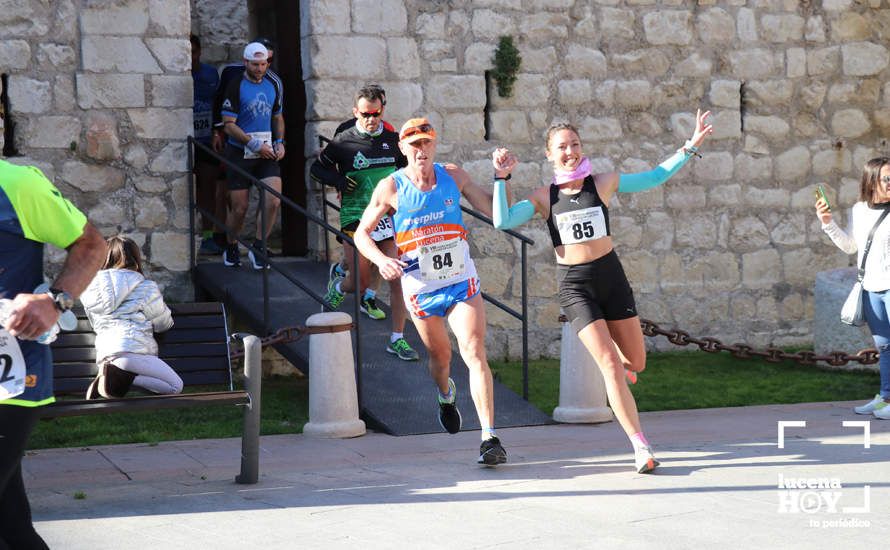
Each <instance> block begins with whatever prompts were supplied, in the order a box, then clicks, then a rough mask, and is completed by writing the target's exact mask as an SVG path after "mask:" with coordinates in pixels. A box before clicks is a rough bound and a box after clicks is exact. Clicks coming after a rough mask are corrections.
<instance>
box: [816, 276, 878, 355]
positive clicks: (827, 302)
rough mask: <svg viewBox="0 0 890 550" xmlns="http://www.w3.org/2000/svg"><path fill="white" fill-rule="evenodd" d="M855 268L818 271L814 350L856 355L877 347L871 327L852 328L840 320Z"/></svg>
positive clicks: (851, 286) (853, 278)
mask: <svg viewBox="0 0 890 550" xmlns="http://www.w3.org/2000/svg"><path fill="white" fill-rule="evenodd" d="M856 271H857V269H856V268H855V267H842V268H839V269H829V270H828V271H820V272H819V273H816V288H815V290H814V291H813V302H814V307H813V351H815V352H816V353H817V354H819V355H825V354H826V353H828V352H830V351H842V352H845V353H849V354H854V353H856V352H857V351H859V350H862V349H866V348H873V347H875V343H874V340H872V339H871V332H869V330H868V326H866V325H862V326H861V327H851V326H849V325H845V324H843V323H841V307H842V306H843V305H844V300H846V299H847V295H849V294H850V289H851V288H853V283H855V282H856Z"/></svg>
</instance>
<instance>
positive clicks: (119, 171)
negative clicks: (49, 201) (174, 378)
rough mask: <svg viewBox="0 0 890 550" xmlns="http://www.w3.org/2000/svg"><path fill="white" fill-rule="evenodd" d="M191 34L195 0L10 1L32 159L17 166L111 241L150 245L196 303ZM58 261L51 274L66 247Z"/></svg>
mask: <svg viewBox="0 0 890 550" xmlns="http://www.w3.org/2000/svg"><path fill="white" fill-rule="evenodd" d="M189 29H190V10H189V4H188V2H187V1H186V0H181V1H179V0H173V1H171V0H117V1H112V0H59V1H53V2H48V1H29V2H21V1H13V0H0V72H3V73H6V74H8V75H9V84H8V92H9V98H10V110H11V112H10V113H9V115H10V116H11V117H12V119H13V120H14V122H15V123H16V135H15V145H16V147H17V149H18V151H19V153H20V154H21V155H23V156H19V157H13V158H10V159H7V160H10V161H12V162H15V163H18V164H34V165H36V166H38V167H39V168H40V169H41V170H43V172H44V173H45V174H46V175H47V177H49V178H50V179H51V180H53V181H54V182H55V184H56V185H57V186H58V187H59V189H60V190H61V191H62V193H63V194H65V195H66V196H67V197H68V198H70V199H71V200H72V201H73V202H74V203H75V204H76V205H77V206H78V207H79V208H80V209H81V210H83V211H84V212H85V213H86V214H87V216H88V217H89V219H90V220H91V221H92V222H93V223H94V224H95V225H97V226H98V227H99V229H100V230H101V231H102V232H103V234H105V235H110V234H114V233H118V232H122V233H125V234H127V235H129V236H131V237H132V238H134V239H135V240H136V241H137V242H139V243H140V244H142V245H143V251H144V252H145V254H146V255H147V258H148V260H149V265H150V276H151V277H153V278H155V279H156V280H158V282H159V283H160V284H161V286H162V287H163V288H165V294H166V295H167V296H168V298H169V299H172V300H188V299H190V297H191V284H190V282H189V278H188V276H187V270H188V248H187V239H188V191H187V189H188V188H187V178H186V173H187V160H186V159H187V153H186V141H185V136H187V135H188V134H190V133H191V131H192V83H191V75H190V72H189V71H190V68H191V57H190V48H191V46H190V44H189V41H188V34H189ZM6 122H7V124H8V123H9V121H8V120H7V121H6ZM48 257H49V265H48V271H49V272H50V273H52V272H53V271H55V270H57V269H58V265H59V261H60V260H61V258H62V257H63V251H59V250H55V249H53V250H50V253H49V255H48Z"/></svg>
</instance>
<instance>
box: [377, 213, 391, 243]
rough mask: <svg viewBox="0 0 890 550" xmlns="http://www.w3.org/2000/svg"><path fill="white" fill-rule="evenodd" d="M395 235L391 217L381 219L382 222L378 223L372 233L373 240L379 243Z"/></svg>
mask: <svg viewBox="0 0 890 550" xmlns="http://www.w3.org/2000/svg"><path fill="white" fill-rule="evenodd" d="M393 235H395V231H394V230H393V228H392V218H390V217H389V216H384V217H382V218H380V221H379V222H377V227H375V228H374V231H371V238H372V239H374V242H378V243H379V242H380V241H383V240H386V239H389V238H392V237H393Z"/></svg>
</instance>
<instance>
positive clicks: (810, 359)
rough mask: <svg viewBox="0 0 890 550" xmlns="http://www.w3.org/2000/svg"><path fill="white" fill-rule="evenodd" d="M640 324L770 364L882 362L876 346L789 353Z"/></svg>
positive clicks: (673, 338)
mask: <svg viewBox="0 0 890 550" xmlns="http://www.w3.org/2000/svg"><path fill="white" fill-rule="evenodd" d="M640 327H641V328H642V329H643V334H645V335H646V336H664V337H666V338H667V339H668V341H669V342H670V343H672V344H675V345H678V346H688V345H690V344H695V345H697V346H698V347H699V349H700V350H702V351H706V352H708V353H718V352H721V351H728V352H729V353H730V354H732V356H733V357H739V358H741V359H749V358H752V357H757V358H760V359H763V360H765V361H769V362H770V363H778V362H780V361H794V362H795V363H800V364H801V365H815V364H816V363H818V362H825V363H828V364H829V365H832V366H835V367H840V366H842V365H846V364H847V363H860V364H862V365H873V364H875V363H877V362H878V350H876V349H874V348H868V349H864V350H861V351H859V352H858V353H856V354H853V355H849V354H847V353H844V352H842V351H831V352H829V353H828V354H827V355H816V353H815V352H812V351H798V352H795V353H788V352H785V351H783V350H781V349H779V348H772V347H769V348H766V349H765V350H755V349H754V348H752V347H751V346H749V345H747V344H733V345H731V346H728V345H726V344H724V343H723V342H721V341H720V340H718V339H716V338H710V337H704V338H695V337H693V336H690V335H689V333H688V332H685V331H682V330H665V329H663V328H661V327H660V326H658V323H654V322H652V321H650V320H648V319H640Z"/></svg>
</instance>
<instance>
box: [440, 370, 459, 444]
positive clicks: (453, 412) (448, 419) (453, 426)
mask: <svg viewBox="0 0 890 550" xmlns="http://www.w3.org/2000/svg"><path fill="white" fill-rule="evenodd" d="M448 392H449V393H451V398H452V401H451V402H450V403H449V402H447V401H446V402H443V401H442V397H441V396H440V397H439V425H440V426H442V429H443V430H445V431H446V432H448V433H450V434H456V433H457V432H459V431H460V425H461V417H460V411H459V410H457V403H456V401H457V390H456V389H455V387H454V380H452V379H451V378H449V379H448Z"/></svg>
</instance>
